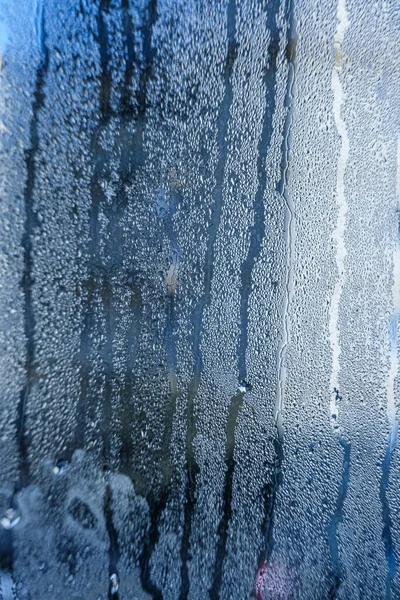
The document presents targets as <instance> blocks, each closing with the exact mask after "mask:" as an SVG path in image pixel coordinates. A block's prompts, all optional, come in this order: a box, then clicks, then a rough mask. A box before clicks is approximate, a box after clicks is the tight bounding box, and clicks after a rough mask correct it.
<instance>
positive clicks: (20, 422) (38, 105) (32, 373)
mask: <svg viewBox="0 0 400 600" xmlns="http://www.w3.org/2000/svg"><path fill="white" fill-rule="evenodd" d="M41 21H42V25H41V31H42V34H41V36H42V37H41V39H42V44H41V45H42V48H43V57H42V59H41V62H40V64H39V67H38V69H37V72H36V84H35V91H34V100H33V102H32V121H31V126H30V148H29V149H28V150H26V151H25V165H26V172H27V178H26V183H25V190H24V204H25V228H24V234H23V236H22V248H23V252H24V269H23V276H22V282H21V286H22V290H23V297H24V333H25V338H26V366H25V379H26V380H25V385H24V387H23V389H22V390H21V395H20V401H19V404H18V418H17V443H18V449H19V458H20V473H19V487H25V486H26V485H28V484H29V481H30V473H29V460H28V440H27V437H26V407H27V403H28V398H29V394H30V391H31V385H32V383H33V382H34V381H35V378H36V365H35V325H36V323H35V312H34V308H33V300H32V290H33V286H34V283H35V278H34V274H33V263H34V258H33V246H32V237H33V235H34V233H35V230H36V229H38V227H39V221H38V219H37V215H36V212H35V210H34V207H33V205H34V199H33V194H34V188H35V183H36V165H35V161H36V155H37V152H38V150H39V113H40V111H41V109H42V108H43V106H44V102H45V93H44V84H45V79H46V75H47V72H48V68H49V50H48V48H47V46H46V43H45V41H46V34H45V29H44V11H43V10H42V11H41Z"/></svg>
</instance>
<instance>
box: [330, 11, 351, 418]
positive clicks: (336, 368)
mask: <svg viewBox="0 0 400 600" xmlns="http://www.w3.org/2000/svg"><path fill="white" fill-rule="evenodd" d="M337 18H338V24H337V27H336V33H335V38H334V43H335V52H336V60H335V65H334V67H333V70H332V91H333V115H334V119H335V124H336V128H337V131H338V134H339V136H340V138H341V148H340V154H339V159H338V165H337V177H336V203H337V207H338V216H337V222H336V227H335V229H334V231H333V233H332V239H333V240H334V242H335V244H336V267H337V275H338V278H337V281H336V284H335V288H334V291H333V295H332V300H331V306H330V314H329V342H330V346H331V352H332V373H331V378H330V384H329V385H330V392H331V394H332V396H331V402H330V414H331V424H332V425H333V426H336V424H337V417H338V405H337V399H336V395H337V394H335V393H334V390H335V389H336V390H339V372H340V340H339V304H340V299H341V296H342V291H343V285H344V281H345V258H346V254H347V252H346V247H345V242H344V233H345V228H346V214H347V209H348V205H347V201H346V196H345V189H344V176H345V171H346V165H347V160H348V157H349V136H348V134H347V129H346V124H345V122H344V121H343V119H342V116H341V107H342V104H343V102H344V94H343V89H342V84H341V81H340V76H339V75H340V72H341V63H342V44H343V38H344V33H345V31H346V28H347V27H348V26H349V21H348V17H347V11H346V4H345V0H339V1H338V10H337Z"/></svg>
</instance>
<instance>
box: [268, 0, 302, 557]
mask: <svg viewBox="0 0 400 600" xmlns="http://www.w3.org/2000/svg"><path fill="white" fill-rule="evenodd" d="M285 12H286V19H285V20H286V23H287V24H288V34H287V42H286V48H285V57H286V60H287V62H288V79H287V86H286V95H285V101H284V110H285V113H286V118H285V123H284V127H283V141H282V151H281V155H282V160H281V179H280V181H279V183H278V185H277V191H278V192H279V193H280V194H281V196H282V198H283V199H284V200H285V202H286V204H287V200H286V198H285V193H286V184H287V169H288V164H289V152H290V147H289V138H290V131H291V126H292V106H293V85H294V78H295V67H294V61H295V58H296V39H297V38H296V32H295V23H294V16H293V2H292V0H288V2H287V5H286V11H285ZM289 235H290V232H289ZM286 293H288V290H286ZM280 360H282V356H281V358H280ZM278 385H279V382H278ZM276 429H277V432H276V438H275V440H274V450H275V457H274V465H273V475H272V478H271V480H270V481H269V483H268V484H266V486H265V488H264V520H263V525H262V530H263V534H264V536H265V549H264V551H262V552H261V553H260V556H259V563H260V564H261V563H262V562H263V561H264V560H265V559H268V558H269V557H270V556H271V553H272V550H273V544H274V538H273V528H274V512H275V505H276V498H277V494H278V489H279V487H280V485H281V483H282V480H283V475H282V464H283V438H282V433H281V432H280V430H279V425H278V422H277V423H276Z"/></svg>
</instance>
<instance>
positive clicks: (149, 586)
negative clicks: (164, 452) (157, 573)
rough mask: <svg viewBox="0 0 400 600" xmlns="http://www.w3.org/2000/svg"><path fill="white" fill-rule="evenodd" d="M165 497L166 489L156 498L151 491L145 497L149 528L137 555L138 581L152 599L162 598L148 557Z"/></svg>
mask: <svg viewBox="0 0 400 600" xmlns="http://www.w3.org/2000/svg"><path fill="white" fill-rule="evenodd" d="M167 499H168V490H167V489H164V490H162V491H161V494H160V495H159V497H158V498H156V497H155V496H154V494H153V493H152V492H150V493H149V494H148V495H147V497H146V500H147V503H148V505H149V509H150V529H149V532H148V535H147V539H146V542H145V544H144V546H143V551H142V553H141V555H140V557H139V566H140V582H141V584H142V588H143V590H144V591H145V592H148V593H149V594H151V596H152V598H153V600H162V593H161V591H160V590H159V589H158V588H157V587H156V586H155V585H154V583H152V581H151V575H150V559H151V556H152V554H153V551H154V548H155V547H156V545H157V542H158V540H159V537H160V533H159V530H158V525H159V521H160V517H161V514H162V512H163V510H164V508H165V506H166V504H167Z"/></svg>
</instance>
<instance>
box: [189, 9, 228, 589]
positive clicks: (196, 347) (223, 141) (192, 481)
mask: <svg viewBox="0 0 400 600" xmlns="http://www.w3.org/2000/svg"><path fill="white" fill-rule="evenodd" d="M235 35H236V0H229V2H228V6H227V38H228V48H227V56H226V61H225V68H224V83H225V92H224V96H223V99H222V102H221V106H220V110H219V115H218V125H217V144H218V149H219V158H218V162H217V166H216V169H215V173H214V176H215V187H214V190H213V202H214V206H213V209H214V211H213V216H212V219H211V221H210V224H209V227H208V243H207V249H206V256H205V267H204V269H205V274H204V292H203V295H202V297H201V299H200V301H199V303H198V304H197V306H196V308H195V310H194V314H193V325H194V335H193V355H194V360H195V365H194V374H193V379H192V382H191V386H190V390H189V395H188V427H187V436H186V465H187V471H188V477H187V484H186V498H185V506H184V527H183V535H182V543H181V561H182V567H181V578H182V584H181V592H180V596H179V598H180V600H184V599H185V598H187V596H188V593H189V585H190V584H189V573H188V565H187V563H188V560H189V559H190V552H189V550H190V536H191V531H192V519H193V511H194V507H195V502H196V500H195V489H196V472H197V469H198V467H197V465H196V464H195V459H194V454H193V439H194V437H195V434H196V418H195V405H194V400H195V397H196V394H197V390H198V387H199V383H200V376H201V372H202V370H203V357H202V353H201V348H200V344H201V334H202V324H203V314H204V310H205V308H206V306H208V305H209V304H210V300H211V282H212V277H213V270H214V252H215V251H214V246H215V240H216V238H217V233H218V229H219V224H220V220H221V213H222V205H223V193H222V189H223V182H224V174H225V167H226V160H227V155H228V142H227V137H228V122H229V115H230V109H231V105H232V98H233V88H232V81H231V78H232V72H233V66H234V63H235V60H236V57H237V49H238V43H237V41H236V37H235Z"/></svg>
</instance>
